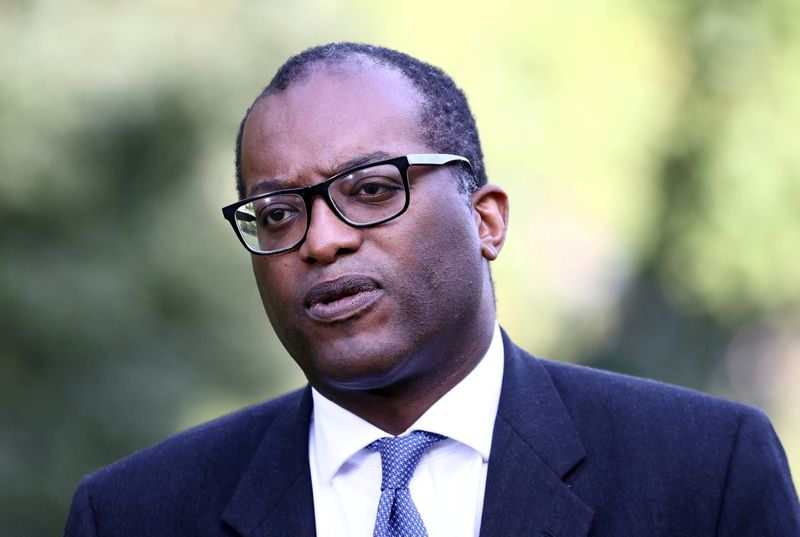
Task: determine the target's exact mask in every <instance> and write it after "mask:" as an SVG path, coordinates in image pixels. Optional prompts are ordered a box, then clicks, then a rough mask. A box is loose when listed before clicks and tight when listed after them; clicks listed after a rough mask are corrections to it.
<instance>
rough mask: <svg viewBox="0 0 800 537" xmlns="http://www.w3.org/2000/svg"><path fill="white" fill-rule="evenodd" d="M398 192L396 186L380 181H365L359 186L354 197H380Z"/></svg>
mask: <svg viewBox="0 0 800 537" xmlns="http://www.w3.org/2000/svg"><path fill="white" fill-rule="evenodd" d="M394 190H396V185H388V184H386V183H385V182H378V181H371V182H370V181H364V182H362V183H361V184H359V185H358V188H357V189H356V192H354V195H356V196H358V195H363V196H379V195H381V194H384V193H386V192H389V191H394Z"/></svg>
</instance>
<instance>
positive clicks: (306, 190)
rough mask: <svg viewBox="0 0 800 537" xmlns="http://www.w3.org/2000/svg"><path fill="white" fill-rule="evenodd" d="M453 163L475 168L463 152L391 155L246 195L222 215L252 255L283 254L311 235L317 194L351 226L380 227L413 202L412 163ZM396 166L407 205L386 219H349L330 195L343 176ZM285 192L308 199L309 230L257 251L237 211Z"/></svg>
mask: <svg viewBox="0 0 800 537" xmlns="http://www.w3.org/2000/svg"><path fill="white" fill-rule="evenodd" d="M452 162H464V163H466V165H467V166H468V167H469V169H470V170H472V164H471V163H470V161H469V160H468V159H466V158H465V157H461V156H459V155H450V154H446V153H414V154H410V155H405V156H402V157H395V158H390V159H387V160H381V161H378V162H370V163H368V164H362V165H360V166H356V167H354V168H349V169H347V170H345V171H343V172H340V173H337V174H336V175H334V176H333V177H330V178H328V179H326V180H324V181H322V182H321V183H317V184H316V185H311V186H307V187H299V188H287V189H284V190H274V191H272V192H266V193H264V194H258V195H256V196H249V197H246V198H242V199H240V200H239V201H237V202H236V203H232V204H230V205H227V206H225V207H223V208H222V215H223V216H224V217H225V220H227V221H228V223H230V225H231V227H233V231H234V233H236V236H237V237H238V239H239V242H241V243H242V246H244V247H245V249H247V251H249V252H250V253H252V254H255V255H276V254H282V253H284V252H288V251H289V250H293V249H295V248H297V247H299V246H300V245H301V244H303V242H305V240H306V236H307V235H308V229H309V227H310V226H311V203H312V201H313V200H314V198H315V197H316V196H322V199H324V200H325V203H326V204H327V205H328V207H329V208H330V209H331V211H332V212H333V214H335V215H336V216H337V217H338V218H339V220H341V221H342V222H344V223H346V224H347V225H349V226H352V227H354V228H367V227H372V226H377V225H380V224H385V223H386V222H389V221H390V220H394V219H395V218H397V217H398V216H400V215H401V214H403V213H404V212H406V210H407V209H408V206H409V204H410V203H411V191H410V189H409V186H408V169H409V168H410V167H411V166H444V165H446V164H450V163H452ZM387 164H388V165H392V166H394V167H396V168H397V169H398V170H399V171H400V176H401V177H402V179H403V189H404V190H405V196H406V198H405V204H404V205H403V208H402V209H400V210H399V211H398V212H397V213H395V214H393V215H392V216H388V217H386V218H382V219H381V220H378V221H376V222H370V223H368V224H359V223H356V222H353V221H352V220H350V219H349V218H347V217H346V216H345V215H344V214H342V212H341V210H340V209H339V208H338V207H337V206H336V204H335V203H334V202H333V200H331V196H330V194H329V188H330V186H331V184H332V183H333V182H334V181H336V180H337V179H341V178H342V177H345V176H347V175H350V174H351V173H353V172H357V171H359V170H363V169H365V168H371V167H373V166H382V165H387ZM283 194H296V195H299V196H300V197H301V198H303V202H305V206H306V229H305V232H304V233H303V236H302V237H301V238H300V239H298V240H297V242H295V243H294V244H292V245H291V246H287V247H285V248H281V249H279V250H274V251H270V252H264V251H259V250H255V249H254V248H252V247H251V246H250V245H249V244H247V241H246V240H245V239H244V237H243V236H242V230H241V229H239V226H238V225H236V210H237V209H239V207H241V206H242V205H247V204H248V203H252V202H254V201H257V200H259V199H262V198H268V197H270V196H277V195H283Z"/></svg>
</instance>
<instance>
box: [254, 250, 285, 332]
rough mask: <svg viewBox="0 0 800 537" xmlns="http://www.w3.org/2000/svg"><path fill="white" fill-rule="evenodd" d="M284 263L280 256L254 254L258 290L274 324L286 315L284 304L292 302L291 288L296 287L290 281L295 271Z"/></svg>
mask: <svg viewBox="0 0 800 537" xmlns="http://www.w3.org/2000/svg"><path fill="white" fill-rule="evenodd" d="M284 265H285V263H284V262H282V260H280V259H278V258H265V257H258V256H253V274H254V276H255V279H256V285H257V286H258V292H259V294H260V295H261V301H262V303H263V304H264V309H265V310H266V312H267V316H268V317H269V319H270V321H271V322H272V323H273V325H274V324H275V322H280V320H281V319H283V318H285V317H286V315H285V313H286V309H287V308H285V307H282V305H285V304H289V303H291V302H290V301H291V297H290V295H289V290H291V289H294V288H295V286H294V285H293V284H292V282H291V281H290V279H291V276H292V274H294V272H293V271H292V270H291V269H289V268H288V267H285V266H284Z"/></svg>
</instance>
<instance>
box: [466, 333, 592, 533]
mask: <svg viewBox="0 0 800 537" xmlns="http://www.w3.org/2000/svg"><path fill="white" fill-rule="evenodd" d="M503 344H504V346H505V371H504V373H503V388H502V392H501V395H500V405H499V407H498V411H497V418H496V420H495V426H494V433H493V437H492V452H491V456H490V459H489V470H488V474H487V477H486V491H485V494H484V505H483V518H482V521H481V535H485V536H492V535H536V536H546V537H562V536H563V537H566V536H574V537H578V536H584V535H586V534H588V532H589V528H590V527H591V523H592V518H593V516H594V512H593V511H592V509H591V508H590V507H589V506H588V505H586V504H585V503H584V502H583V501H582V500H581V499H580V498H579V497H578V496H577V495H575V493H573V492H572V490H571V489H570V488H569V486H568V485H567V484H565V483H564V481H563V479H564V477H565V476H566V475H567V474H568V473H569V472H570V471H571V470H572V469H573V468H575V467H576V466H577V465H578V464H580V463H581V461H582V460H583V459H584V457H585V456H586V453H585V451H584V448H583V444H582V443H581V441H580V438H579V437H578V433H577V431H576V430H575V428H574V426H573V424H572V420H571V419H570V417H569V415H568V414H567V411H566V409H565V408H564V405H563V403H562V401H561V398H560V397H559V395H558V393H557V391H556V389H555V387H554V386H553V383H552V381H551V380H550V376H549V375H548V373H547V371H546V370H545V369H544V367H543V366H542V365H541V364H540V363H539V362H538V361H537V360H536V359H534V358H533V357H532V356H530V355H528V354H527V353H525V352H524V351H523V350H521V349H520V348H518V347H517V346H516V345H514V344H513V343H512V342H511V340H510V339H509V338H508V336H507V335H506V334H505V332H504V333H503Z"/></svg>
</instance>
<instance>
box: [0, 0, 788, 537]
mask: <svg viewBox="0 0 800 537" xmlns="http://www.w3.org/2000/svg"><path fill="white" fill-rule="evenodd" d="M421 14H424V16H423V15H421ZM332 40H361V41H369V42H377V43H380V44H384V45H388V46H392V47H395V48H399V49H401V50H405V51H407V52H409V53H411V54H414V55H417V56H419V57H421V58H423V59H426V60H428V61H431V62H433V63H435V64H438V65H441V66H442V67H443V68H444V69H445V70H446V71H448V72H449V73H450V74H451V75H452V76H453V77H454V78H455V79H456V80H457V81H458V82H459V84H460V85H461V86H462V87H463V88H464V89H465V90H466V91H467V94H468V96H469V97H470V100H471V103H472V105H473V107H474V110H475V113H476V116H477V119H478V125H479V127H480V128H481V134H482V139H483V142H484V148H485V152H486V158H487V168H488V170H489V173H490V177H491V178H492V179H493V180H494V181H495V182H498V183H500V184H502V185H504V186H505V187H506V188H507V190H508V191H509V193H510V195H511V200H512V220H511V224H512V225H511V231H510V236H509V241H508V243H507V246H506V249H505V251H504V252H503V255H502V256H501V259H500V260H499V261H498V262H496V263H495V266H494V275H495V279H496V283H497V292H498V301H499V308H500V312H499V315H500V320H501V322H502V323H503V324H504V326H506V327H507V328H508V329H509V331H510V332H511V334H512V336H513V337H514V338H515V339H516V340H517V341H518V342H519V343H521V344H523V345H524V346H525V347H527V348H528V349H530V350H532V351H534V352H536V353H537V354H540V355H549V356H553V357H557V358H559V359H565V360H574V361H581V362H586V363H591V364H593V365H598V366H602V367H607V368H611V369H615V370H619V371H623V372H630V373H635V374H639V375H644V376H648V377H652V378H657V379H662V380H665V381H669V382H675V383H678V384H683V385H687V386H692V387H696V388H699V389H703V390H706V391H710V392H712V393H717V394H719V395H723V396H727V397H732V398H736V399H740V400H743V401H746V402H751V403H756V404H759V405H762V406H763V407H765V408H766V409H767V410H768V411H769V412H770V415H771V416H772V417H773V420H774V422H775V424H776V427H777V428H778V430H779V433H780V434H781V436H782V438H783V440H784V444H785V447H786V448H787V452H788V454H789V456H790V459H791V461H792V463H793V465H794V467H795V469H796V468H797V467H798V465H800V433H799V432H798V431H800V396H798V393H797V390H796V386H797V384H798V381H800V263H798V262H797V260H796V257H797V256H796V253H795V252H796V249H797V244H798V243H800V137H798V136H797V134H796V130H797V128H796V125H797V124H798V122H799V121H800V69H798V68H799V67H800V5H798V4H797V3H796V2H793V1H792V0H758V1H752V0H749V1H743V0H725V1H722V0H709V1H704V2H697V1H694V0H676V1H674V2H670V3H664V2H641V1H637V2H634V1H632V0H609V1H604V2H598V1H592V0H584V1H578V0H569V1H565V2H522V1H511V0H500V1H497V2H492V3H490V4H487V3H481V2H474V3H470V2H459V3H450V2H440V3H429V2H423V1H422V0H410V1H408V2H404V3H402V4H399V3H398V4H390V3H377V2H366V1H365V0H348V1H344V0H343V1H340V2H333V1H332V0H327V1H326V0H316V1H312V0H305V1H300V2H294V3H291V4H287V3H284V2H277V1H268V2H245V1H238V2H236V1H231V2H212V1H211V0H198V1H193V2H189V1H180V0H173V1H168V0H146V1H143V2H139V3H135V4H133V3H124V2H120V1H105V2H101V1H91V0H73V1H70V2H59V1H56V0H42V1H24V0H16V1H12V0H0V50H2V51H3V52H2V53H0V74H1V76H0V139H1V140H2V143H0V224H2V225H1V227H0V238H1V240H0V305H2V309H0V438H2V439H3V440H2V442H0V483H2V487H1V488H0V520H1V521H2V522H1V523H0V525H2V527H3V528H4V530H3V531H4V534H6V533H7V534H9V535H28V536H38V535H53V534H58V533H59V532H60V531H61V528H62V526H63V522H64V519H65V516H66V510H67V507H68V504H69V499H70V494H71V491H72V490H73V488H74V486H75V484H76V483H77V481H78V479H79V478H80V477H81V476H82V475H84V474H85V473H87V472H89V471H91V470H93V469H96V468H98V467H100V466H102V465H104V464H107V463H109V462H111V461H113V460H115V459H117V458H120V457H122V456H124V455H126V454H128V453H130V452H132V451H133V450H136V449H139V448H141V447H144V446H146V445H148V444H150V443H153V442H155V441H157V440H159V439H162V438H164V437H166V436H167V435H169V434H171V433H173V432H175V431H177V430H180V429H182V428H185V427H187V426H190V425H192V424H195V423H198V422H200V421H203V420H206V419H209V418H211V417H213V416H216V415H219V414H221V413H223V412H227V411H230V410H232V409H234V408H237V407H240V406H243V405H246V404H249V403H252V402H256V401H258V400H261V399H264V398H267V397H270V396H273V395H276V394H278V393H280V392H283V391H285V390H287V389H289V388H291V387H294V386H298V385H300V384H301V383H302V378H301V376H300V374H299V372H298V371H297V370H296V368H294V366H293V364H292V363H291V360H290V359H289V358H288V357H287V356H286V354H285V352H284V351H283V349H282V348H281V346H280V344H279V343H278V342H277V340H276V338H275V336H274V335H273V334H272V331H271V330H270V329H269V326H268V323H267V321H266V317H265V316H264V315H263V313H262V311H261V306H260V303H259V300H258V297H257V292H256V289H255V285H254V284H253V282H252V277H251V275H250V269H249V260H248V258H247V256H246V255H245V254H244V252H243V250H241V247H240V246H239V244H238V243H236V242H235V240H234V237H233V234H232V233H231V232H230V229H229V228H228V226H227V224H226V223H225V222H224V221H223V220H222V217H221V214H220V211H219V207H221V206H222V205H224V204H226V203H227V202H229V201H231V200H233V199H234V196H235V191H234V188H233V171H232V160H233V151H232V147H233V138H234V134H235V131H236V128H237V126H238V122H239V120H240V117H241V115H242V113H243V112H244V110H245V108H246V107H247V105H248V104H249V102H250V100H251V99H252V98H253V97H254V96H255V95H256V94H257V92H258V91H259V90H260V88H261V86H263V85H264V84H265V83H266V82H267V81H268V79H269V77H270V76H271V75H272V73H273V72H274V70H275V69H276V68H277V66H278V65H279V64H280V63H281V62H282V61H283V60H285V59H286V58H287V57H288V56H289V55H290V54H292V53H294V52H297V51H299V50H301V49H303V48H305V47H307V46H311V45H314V44H318V43H322V42H327V41H332Z"/></svg>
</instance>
